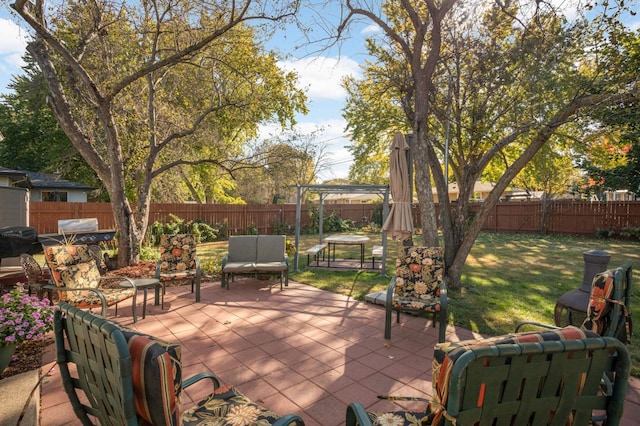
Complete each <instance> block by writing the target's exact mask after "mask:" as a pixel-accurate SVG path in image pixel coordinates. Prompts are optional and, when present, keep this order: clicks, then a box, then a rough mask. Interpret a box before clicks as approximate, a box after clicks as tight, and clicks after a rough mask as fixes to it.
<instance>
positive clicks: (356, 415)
mask: <svg viewBox="0 0 640 426" xmlns="http://www.w3.org/2000/svg"><path fill="white" fill-rule="evenodd" d="M357 424H358V425H360V426H369V425H373V423H371V419H370V418H369V415H368V414H367V410H365V409H364V407H363V406H362V404H360V403H359V402H352V403H351V404H349V405H348V406H347V421H346V425H347V426H356V425H357Z"/></svg>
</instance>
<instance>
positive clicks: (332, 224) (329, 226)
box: [305, 206, 356, 233]
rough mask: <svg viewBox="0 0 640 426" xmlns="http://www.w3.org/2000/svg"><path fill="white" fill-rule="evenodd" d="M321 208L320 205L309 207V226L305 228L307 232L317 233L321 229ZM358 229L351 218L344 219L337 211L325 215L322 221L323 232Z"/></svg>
mask: <svg viewBox="0 0 640 426" xmlns="http://www.w3.org/2000/svg"><path fill="white" fill-rule="evenodd" d="M319 213H320V210H319V208H318V207H315V206H314V207H312V208H310V209H309V219H310V220H309V226H308V228H307V229H305V232H306V233H317V232H318V231H319V226H318V224H319V223H320V216H319ZM353 229H356V225H355V223H354V222H353V221H352V220H351V219H346V220H343V219H341V218H340V217H338V215H336V213H335V212H331V214H330V215H329V216H324V217H323V221H322V230H323V232H346V231H349V230H353Z"/></svg>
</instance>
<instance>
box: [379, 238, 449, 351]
mask: <svg viewBox="0 0 640 426" xmlns="http://www.w3.org/2000/svg"><path fill="white" fill-rule="evenodd" d="M443 275H444V259H443V252H442V248H441V247H416V246H411V247H400V249H399V250H398V259H397V260H396V274H395V276H394V277H393V278H392V279H391V283H390V284H389V287H388V288H387V297H386V303H385V310H386V316H385V323H384V338H385V339H390V338H391V317H392V312H393V311H396V322H400V312H411V313H414V314H418V315H424V316H429V315H431V318H432V321H433V326H434V327H435V326H436V322H439V323H440V329H439V332H438V341H439V342H444V340H445V333H446V330H447V304H448V298H447V286H446V283H445V281H444V279H443Z"/></svg>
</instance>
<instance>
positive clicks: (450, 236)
mask: <svg viewBox="0 0 640 426" xmlns="http://www.w3.org/2000/svg"><path fill="white" fill-rule="evenodd" d="M345 6H346V12H345V20H344V22H343V24H342V25H341V26H340V27H339V28H338V32H337V35H336V36H337V37H339V36H340V35H341V32H342V31H345V28H347V26H348V25H349V24H350V22H351V21H352V20H354V19H356V18H358V17H365V18H366V19H369V20H370V21H372V22H374V23H375V24H377V25H378V26H379V27H380V28H381V29H382V31H383V33H384V42H386V43H387V47H386V48H384V49H382V48H378V49H377V50H374V49H369V51H370V53H373V54H374V56H375V57H376V59H377V60H378V62H377V63H376V67H378V68H379V69H384V70H391V72H388V73H387V74H386V79H384V78H383V77H385V74H377V76H378V77H381V78H383V81H385V82H386V85H387V86H388V87H394V88H396V89H397V92H398V95H396V96H397V98H396V99H395V101H396V104H397V105H401V106H402V109H403V111H404V114H405V117H406V120H407V122H408V123H410V124H411V127H412V129H413V133H414V135H415V141H416V143H415V145H414V149H413V161H414V164H415V168H414V169H415V170H416V189H417V195H418V200H419V202H420V213H421V217H422V227H423V230H424V231H425V233H424V234H423V242H424V244H426V245H438V239H437V228H436V220H435V204H434V202H433V197H432V179H433V183H434V184H435V186H436V189H437V193H438V198H439V206H440V209H439V210H440V220H441V223H442V235H443V240H444V248H445V264H446V271H445V274H446V277H447V279H448V282H449V284H450V286H451V287H452V288H454V289H455V288H459V287H460V277H461V275H462V267H463V266H464V263H465V260H466V258H467V256H468V254H469V252H470V250H471V248H472V246H473V243H474V241H475V239H476V237H477V235H478V234H479V232H480V230H481V227H482V224H483V223H484V222H485V220H486V219H487V217H488V215H489V214H490V212H491V209H492V208H493V206H495V204H496V203H497V202H498V201H499V199H500V196H501V195H502V193H503V192H504V191H505V189H506V188H507V187H508V185H509V184H510V183H511V182H512V181H513V179H514V178H515V177H516V176H517V175H518V173H520V172H521V171H522V170H523V169H524V168H525V166H526V165H527V164H528V163H529V162H530V161H531V160H532V159H533V158H534V156H535V155H536V154H537V153H538V152H539V151H540V150H541V149H542V148H543V147H544V146H545V145H546V144H547V143H548V142H549V141H550V140H552V138H553V137H554V135H556V134H557V132H558V131H559V130H560V129H562V128H564V127H565V126H566V125H567V124H568V123H571V122H573V121H575V120H576V119H577V118H578V117H580V115H581V114H582V113H584V112H586V111H589V110H590V109H592V108H594V107H596V106H602V105H615V104H618V103H620V102H627V101H631V100H633V99H637V88H636V83H637V79H638V69H637V68H631V69H629V68H625V67H624V66H623V64H624V61H623V60H622V58H623V57H624V56H625V55H628V52H629V50H628V49H627V50H625V49H621V48H620V47H621V43H620V39H621V35H623V34H624V33H625V32H626V30H625V29H624V28H623V27H622V26H621V25H620V23H619V21H618V18H619V14H620V13H622V12H623V11H624V10H625V9H624V8H623V7H621V8H613V7H611V6H610V5H604V6H602V8H601V9H600V11H601V13H600V14H599V15H597V16H595V17H594V18H592V19H586V18H585V17H584V16H581V15H578V17H576V18H575V19H574V20H573V21H571V22H570V21H568V20H566V19H565V18H564V16H563V15H562V14H561V13H558V12H557V11H555V10H553V9H552V8H551V6H550V5H549V4H547V3H543V2H530V3H528V2H522V4H519V3H517V2H495V3H493V2H491V3H489V2H473V3H469V2H456V1H446V0H444V1H441V2H435V1H432V0H424V1H410V0H402V1H399V2H386V3H384V4H383V7H382V9H381V11H379V12H375V11H373V10H371V9H368V8H367V7H366V6H360V5H359V2H356V1H347V2H346V5H345ZM597 6H598V5H597V4H593V5H590V6H589V10H590V11H591V13H592V14H593V13H595V11H596V10H597ZM610 11H611V13H609V12H610ZM373 42H374V43H375V41H373ZM376 52H383V53H384V54H378V55H375V53H376ZM403 64H404V66H405V69H406V70H408V72H400V73H399V72H398V71H397V70H400V69H403V68H402V65H403ZM407 75H408V77H407ZM634 82H636V83H634ZM448 126H450V133H449V135H450V141H449V142H450V143H446V142H447V140H446V137H445V135H447V134H448V132H447V127H448ZM447 147H448V151H447V154H448V157H449V159H450V164H451V173H452V175H453V180H455V181H456V182H457V184H458V187H459V189H460V194H459V198H458V200H457V201H456V202H455V204H454V203H452V202H451V201H450V200H449V198H448V188H447V185H446V180H445V176H444V171H443V167H442V165H441V161H442V159H443V157H444V155H445V150H446V149H447ZM489 167H501V168H502V174H501V175H500V178H499V179H498V180H497V182H496V185H495V187H494V189H493V191H492V192H491V193H490V195H489V197H488V198H487V199H486V200H485V201H484V202H483V205H482V207H481V209H480V211H479V212H478V213H477V214H476V215H475V216H474V217H473V219H470V217H469V214H468V212H469V199H470V198H471V195H472V194H473V186H474V183H475V182H476V181H477V180H478V179H480V178H481V177H482V175H483V172H484V171H485V170H487V168H489Z"/></svg>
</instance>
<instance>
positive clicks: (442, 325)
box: [434, 310, 447, 343]
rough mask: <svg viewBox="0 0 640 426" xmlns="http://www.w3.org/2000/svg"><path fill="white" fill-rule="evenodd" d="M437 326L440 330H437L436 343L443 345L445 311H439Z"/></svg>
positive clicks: (445, 328) (445, 330) (445, 321)
mask: <svg viewBox="0 0 640 426" xmlns="http://www.w3.org/2000/svg"><path fill="white" fill-rule="evenodd" d="M434 317H435V315H434ZM434 324H435V323H434ZM439 325H440V329H439V330H438V343H443V342H444V341H445V335H446V333H447V311H446V310H444V311H440V324H439Z"/></svg>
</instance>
